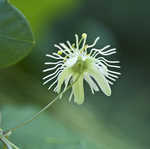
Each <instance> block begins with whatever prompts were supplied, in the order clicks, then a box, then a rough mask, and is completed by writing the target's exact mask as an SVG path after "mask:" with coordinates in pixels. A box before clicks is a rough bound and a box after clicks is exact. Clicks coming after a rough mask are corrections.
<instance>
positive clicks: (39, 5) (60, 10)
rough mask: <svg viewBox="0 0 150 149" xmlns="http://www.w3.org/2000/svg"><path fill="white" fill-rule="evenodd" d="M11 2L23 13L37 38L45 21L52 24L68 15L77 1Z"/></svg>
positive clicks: (29, 0) (32, 0)
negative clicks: (58, 18)
mask: <svg viewBox="0 0 150 149" xmlns="http://www.w3.org/2000/svg"><path fill="white" fill-rule="evenodd" d="M11 2H12V3H13V4H14V5H15V6H16V7H17V8H19V9H20V10H21V11H22V12H23V13H24V15H25V16H26V17H27V18H28V20H29V21H30V23H31V26H32V29H33V31H34V33H35V35H37V36H39V31H40V29H41V28H42V27H43V26H44V24H45V23H46V22H47V20H49V21H50V22H51V23H53V21H55V19H56V18H57V17H58V16H60V17H61V16H62V15H64V14H65V13H69V11H70V10H71V9H73V8H74V7H75V6H76V4H77V3H78V2H79V0H42V1H40V0H23V1H20V0H11ZM49 27H50V26H49Z"/></svg>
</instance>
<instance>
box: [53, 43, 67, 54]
mask: <svg viewBox="0 0 150 149" xmlns="http://www.w3.org/2000/svg"><path fill="white" fill-rule="evenodd" d="M54 46H55V47H56V48H58V49H60V51H62V53H64V54H65V55H68V54H67V53H66V52H65V51H64V50H63V49H62V48H61V47H60V46H59V45H57V44H55V45H54Z"/></svg>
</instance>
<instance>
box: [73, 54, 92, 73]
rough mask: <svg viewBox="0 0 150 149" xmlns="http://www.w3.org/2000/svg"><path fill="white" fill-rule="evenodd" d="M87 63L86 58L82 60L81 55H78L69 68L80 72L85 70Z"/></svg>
mask: <svg viewBox="0 0 150 149" xmlns="http://www.w3.org/2000/svg"><path fill="white" fill-rule="evenodd" d="M88 64H89V60H88V59H85V60H83V59H82V57H80V56H79V57H78V59H77V61H76V63H75V64H74V65H73V66H72V67H71V69H72V71H73V72H74V73H78V74H82V73H84V72H85V71H86V70H87V68H88Z"/></svg>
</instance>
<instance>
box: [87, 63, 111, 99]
mask: <svg viewBox="0 0 150 149" xmlns="http://www.w3.org/2000/svg"><path fill="white" fill-rule="evenodd" d="M87 71H88V73H89V74H90V75H91V76H92V77H93V78H94V79H95V81H96V82H97V83H98V85H99V87H100V88H101V90H102V91H103V92H104V93H105V94H106V95H107V96H110V95H111V88H110V86H109V83H108V81H107V79H106V78H105V76H104V74H103V73H102V72H101V71H100V70H99V69H98V68H97V67H96V65H93V64H91V65H90V66H89V69H88V70H87Z"/></svg>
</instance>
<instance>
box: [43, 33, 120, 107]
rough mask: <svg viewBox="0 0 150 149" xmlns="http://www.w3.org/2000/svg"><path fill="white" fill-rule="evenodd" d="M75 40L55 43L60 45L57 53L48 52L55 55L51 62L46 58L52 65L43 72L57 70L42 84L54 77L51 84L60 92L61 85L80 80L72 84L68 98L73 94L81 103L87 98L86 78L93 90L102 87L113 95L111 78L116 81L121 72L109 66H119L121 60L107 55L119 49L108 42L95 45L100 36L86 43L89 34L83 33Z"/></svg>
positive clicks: (107, 93) (45, 78) (76, 36)
mask: <svg viewBox="0 0 150 149" xmlns="http://www.w3.org/2000/svg"><path fill="white" fill-rule="evenodd" d="M75 38H76V42H75V43H74V44H71V43H70V42H69V41H67V44H64V43H60V44H59V45H54V46H55V47H56V48H58V49H59V51H58V52H57V53H55V52H54V53H52V54H47V55H46V56H47V57H50V58H52V59H53V61H52V62H46V63H45V65H50V66H51V67H50V68H47V69H45V70H43V72H48V71H54V72H53V73H50V74H48V75H46V76H45V77H44V78H43V80H45V82H44V83H43V84H47V83H48V82H50V81H51V80H55V81H54V82H53V83H52V84H51V85H50V86H49V89H51V88H52V87H53V86H56V87H55V88H54V91H55V92H57V93H60V91H61V88H62V85H63V84H64V89H63V91H65V90H66V88H67V86H68V85H69V84H70V83H71V82H74V81H75V80H77V81H76V82H75V83H74V84H73V86H72V91H71V94H70V98H69V101H70V100H71V98H72V96H73V95H74V102H76V103H77V104H82V103H83V102H84V85H83V80H85V81H86V82H87V83H88V84H89V86H90V88H91V91H92V93H94V91H95V92H96V91H99V88H100V89H101V90H102V91H103V92H104V93H105V95H107V96H110V95H111V88H110V84H111V85H112V84H113V82H112V81H116V79H117V78H118V75H120V73H119V72H116V71H112V70H109V69H108V67H112V68H120V66H117V65H115V64H117V63H119V61H110V60H107V59H106V58H104V57H105V56H109V55H112V54H115V53H116V49H115V48H113V49H109V48H110V45H107V46H105V47H104V48H102V49H95V48H94V46H95V45H96V43H97V41H98V40H99V37H97V38H96V40H95V41H94V43H93V44H91V45H88V44H86V39H87V34H85V33H83V34H82V37H81V39H80V40H79V38H78V35H77V34H76V35H75Z"/></svg>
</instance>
